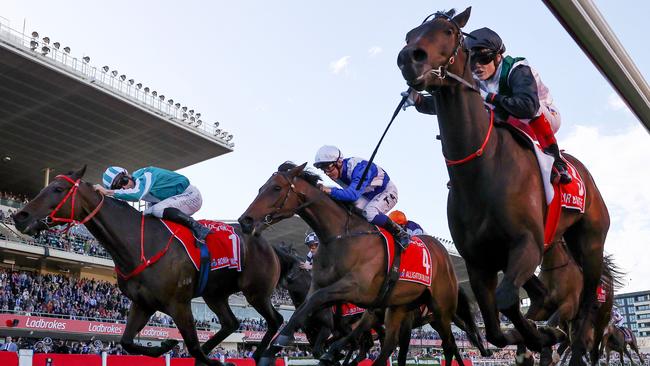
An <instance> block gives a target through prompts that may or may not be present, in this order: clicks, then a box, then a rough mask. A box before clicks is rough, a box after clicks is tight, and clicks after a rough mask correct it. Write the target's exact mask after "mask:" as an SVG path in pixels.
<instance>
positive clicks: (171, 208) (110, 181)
mask: <svg viewBox="0 0 650 366" xmlns="http://www.w3.org/2000/svg"><path fill="white" fill-rule="evenodd" d="M102 182H103V184H104V186H101V185H99V184H96V185H95V190H97V191H99V192H101V193H102V194H104V195H107V196H112V197H115V198H117V199H120V200H124V201H131V202H137V201H140V200H142V201H145V202H147V203H149V204H150V205H148V208H147V209H146V210H145V211H144V213H145V214H151V215H153V216H156V217H159V218H163V219H166V220H171V221H174V222H178V223H180V224H183V225H185V226H187V227H189V228H190V229H191V230H192V232H193V234H194V236H195V237H196V239H197V240H198V241H201V242H203V241H205V237H206V236H207V235H208V234H209V233H210V230H209V229H208V228H206V227H205V226H203V225H201V224H199V223H198V222H196V221H195V220H194V219H193V218H192V217H191V215H193V214H194V213H196V212H197V211H198V210H199V209H200V208H201V205H202V204H203V199H202V197H201V192H199V190H198V189H197V188H196V187H194V186H193V185H191V184H190V181H189V179H187V177H185V176H184V175H181V174H178V173H176V172H173V171H170V170H167V169H162V168H157V167H153V166H150V167H146V168H142V169H138V170H136V171H135V172H133V174H132V175H129V172H128V171H127V170H126V169H124V168H121V167H117V166H111V167H108V169H106V171H105V172H104V174H103V176H102Z"/></svg>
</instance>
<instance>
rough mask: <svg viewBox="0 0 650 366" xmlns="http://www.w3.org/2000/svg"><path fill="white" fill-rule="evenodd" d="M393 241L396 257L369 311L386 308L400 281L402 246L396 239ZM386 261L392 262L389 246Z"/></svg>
mask: <svg viewBox="0 0 650 366" xmlns="http://www.w3.org/2000/svg"><path fill="white" fill-rule="evenodd" d="M393 239H394V240H393V245H394V246H395V257H394V260H393V264H392V265H391V267H390V270H389V271H388V273H387V274H386V277H384V282H383V283H382V285H381V288H380V289H379V294H378V295H377V298H376V299H375V301H373V302H372V303H371V304H370V306H368V309H373V308H381V307H384V304H385V303H386V301H387V300H388V296H390V294H391V292H393V288H395V284H396V283H397V280H399V265H400V262H401V261H402V246H401V245H399V244H398V243H397V239H396V238H393ZM386 260H388V261H390V253H389V252H388V246H386Z"/></svg>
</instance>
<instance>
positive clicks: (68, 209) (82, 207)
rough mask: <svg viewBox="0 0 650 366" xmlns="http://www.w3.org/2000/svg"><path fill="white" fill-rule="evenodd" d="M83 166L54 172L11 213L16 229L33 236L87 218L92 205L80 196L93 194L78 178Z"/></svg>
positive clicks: (84, 170)
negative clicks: (30, 198) (28, 198)
mask: <svg viewBox="0 0 650 366" xmlns="http://www.w3.org/2000/svg"><path fill="white" fill-rule="evenodd" d="M85 172H86V167H85V166H84V167H83V168H81V169H79V170H77V171H75V172H69V173H68V174H64V175H57V176H56V178H54V180H52V182H51V183H50V184H49V185H47V187H45V188H43V189H42V190H41V191H40V192H39V194H38V195H37V196H36V197H35V198H34V199H32V200H31V201H29V203H27V204H26V205H25V207H23V208H22V209H21V210H20V211H18V212H16V213H15V214H14V215H13V219H14V223H15V224H16V229H18V230H19V231H20V232H21V233H23V234H28V235H35V234H37V233H39V232H40V231H42V230H47V229H49V228H50V227H52V226H56V225H60V224H62V223H67V224H77V223H80V222H81V220H85V218H87V217H88V212H90V211H92V209H93V208H92V207H89V205H88V204H87V203H86V202H88V201H87V200H85V199H79V197H84V196H85V197H90V194H93V195H94V196H96V195H97V194H96V193H95V192H94V190H93V188H92V186H91V185H90V184H89V183H84V182H82V181H81V178H82V177H83V175H84V173H85Z"/></svg>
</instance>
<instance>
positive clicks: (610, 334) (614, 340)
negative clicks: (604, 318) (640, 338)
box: [601, 324, 645, 365]
mask: <svg viewBox="0 0 650 366" xmlns="http://www.w3.org/2000/svg"><path fill="white" fill-rule="evenodd" d="M627 331H628V332H630V336H631V337H632V338H631V339H630V340H629V341H628V340H625V333H624V332H623V330H622V329H620V328H618V327H617V326H615V325H614V324H609V326H608V327H607V330H606V331H605V335H604V336H603V343H602V345H601V352H602V349H603V348H604V349H605V355H606V358H607V365H609V354H610V353H611V352H612V351H614V352H618V354H619V356H620V358H621V365H624V364H625V362H624V360H623V352H625V354H626V355H627V358H629V359H630V363H631V364H632V365H634V360H633V359H632V355H631V354H630V351H629V350H628V349H627V346H628V345H629V346H630V348H632V350H633V351H634V352H635V353H636V355H637V356H638V357H639V361H640V362H641V364H644V363H645V361H644V360H643V357H641V354H640V353H639V346H638V344H637V343H636V336H635V335H634V332H632V331H631V330H629V329H627Z"/></svg>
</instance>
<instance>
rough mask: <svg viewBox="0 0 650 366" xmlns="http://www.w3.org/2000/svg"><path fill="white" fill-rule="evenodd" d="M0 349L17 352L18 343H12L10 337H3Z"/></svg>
mask: <svg viewBox="0 0 650 366" xmlns="http://www.w3.org/2000/svg"><path fill="white" fill-rule="evenodd" d="M1 350H2V351H7V352H16V353H17V352H18V345H17V344H16V343H14V341H13V339H12V338H11V337H7V338H5V343H4V344H3V345H2V349H1Z"/></svg>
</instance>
